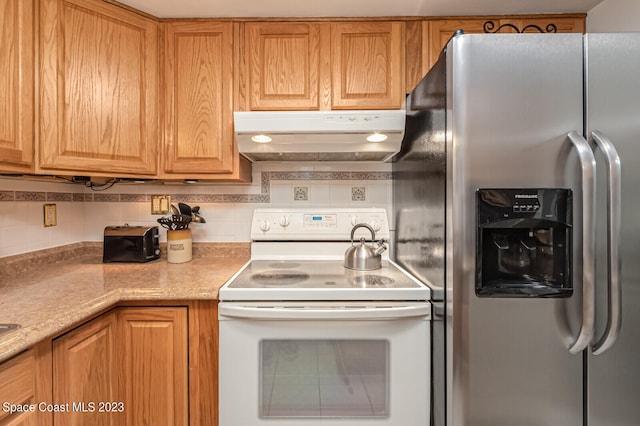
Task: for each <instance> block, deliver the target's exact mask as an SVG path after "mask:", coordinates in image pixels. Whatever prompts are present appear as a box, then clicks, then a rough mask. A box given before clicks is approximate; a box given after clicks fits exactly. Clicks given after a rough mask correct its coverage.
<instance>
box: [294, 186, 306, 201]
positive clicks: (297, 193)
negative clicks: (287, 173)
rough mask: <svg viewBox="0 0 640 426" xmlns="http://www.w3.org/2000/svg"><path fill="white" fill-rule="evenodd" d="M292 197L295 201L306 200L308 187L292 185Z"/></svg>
mask: <svg viewBox="0 0 640 426" xmlns="http://www.w3.org/2000/svg"><path fill="white" fill-rule="evenodd" d="M293 199H294V200H295V201H307V200H308V199H309V187H307V186H294V187H293Z"/></svg>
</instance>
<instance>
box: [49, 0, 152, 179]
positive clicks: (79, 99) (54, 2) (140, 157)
mask: <svg viewBox="0 0 640 426" xmlns="http://www.w3.org/2000/svg"><path fill="white" fill-rule="evenodd" d="M157 105H158V23H157V22H156V21H154V20H152V19H148V18H146V17H143V16H141V15H138V14H136V13H134V12H131V11H128V10H125V9H122V8H120V7H117V6H115V5H112V4H109V3H106V2H104V1H101V0H41V1H40V106H41V114H40V140H39V148H40V149H39V154H40V158H39V172H42V173H47V172H48V173H51V172H52V171H54V170H55V171H56V173H65V174H73V173H74V172H75V173H77V172H80V173H86V174H91V175H96V176H138V175H141V176H144V175H154V174H156V172H157V163H158V161H157V144H158V135H159V131H158V106H157Z"/></svg>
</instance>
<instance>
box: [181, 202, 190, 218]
mask: <svg viewBox="0 0 640 426" xmlns="http://www.w3.org/2000/svg"><path fill="white" fill-rule="evenodd" d="M178 208H179V209H180V214H186V215H187V216H191V213H192V209H191V206H190V205H189V204H185V203H178Z"/></svg>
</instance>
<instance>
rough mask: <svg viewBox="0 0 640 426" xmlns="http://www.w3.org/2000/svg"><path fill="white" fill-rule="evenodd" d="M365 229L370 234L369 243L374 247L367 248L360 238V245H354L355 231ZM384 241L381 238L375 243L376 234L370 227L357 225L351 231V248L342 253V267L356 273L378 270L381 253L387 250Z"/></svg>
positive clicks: (380, 265)
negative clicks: (353, 270) (356, 271)
mask: <svg viewBox="0 0 640 426" xmlns="http://www.w3.org/2000/svg"><path fill="white" fill-rule="evenodd" d="M359 228H367V229H368V230H369V232H371V241H372V242H373V243H374V244H375V245H374V246H368V245H367V244H366V240H365V238H364V237H362V238H360V245H354V243H353V237H354V235H355V233H356V229H359ZM384 243H385V240H384V238H382V239H381V240H380V241H376V232H375V231H374V230H373V228H372V227H371V226H370V225H367V224H366V223H359V224H357V225H356V226H354V227H353V229H352V230H351V247H349V248H348V249H347V251H346V252H345V253H344V266H345V268H348V269H356V270H358V271H370V270H373V269H380V268H381V267H382V256H381V255H382V252H384V251H385V250H386V249H387V246H385V245H384Z"/></svg>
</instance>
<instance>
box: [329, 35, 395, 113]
mask: <svg viewBox="0 0 640 426" xmlns="http://www.w3.org/2000/svg"><path fill="white" fill-rule="evenodd" d="M331 59H332V61H331V62H332V63H331V66H332V73H331V78H332V89H333V90H332V100H331V107H332V109H393V108H401V107H402V105H403V101H404V89H405V88H404V23H402V22H345V23H335V24H331Z"/></svg>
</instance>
